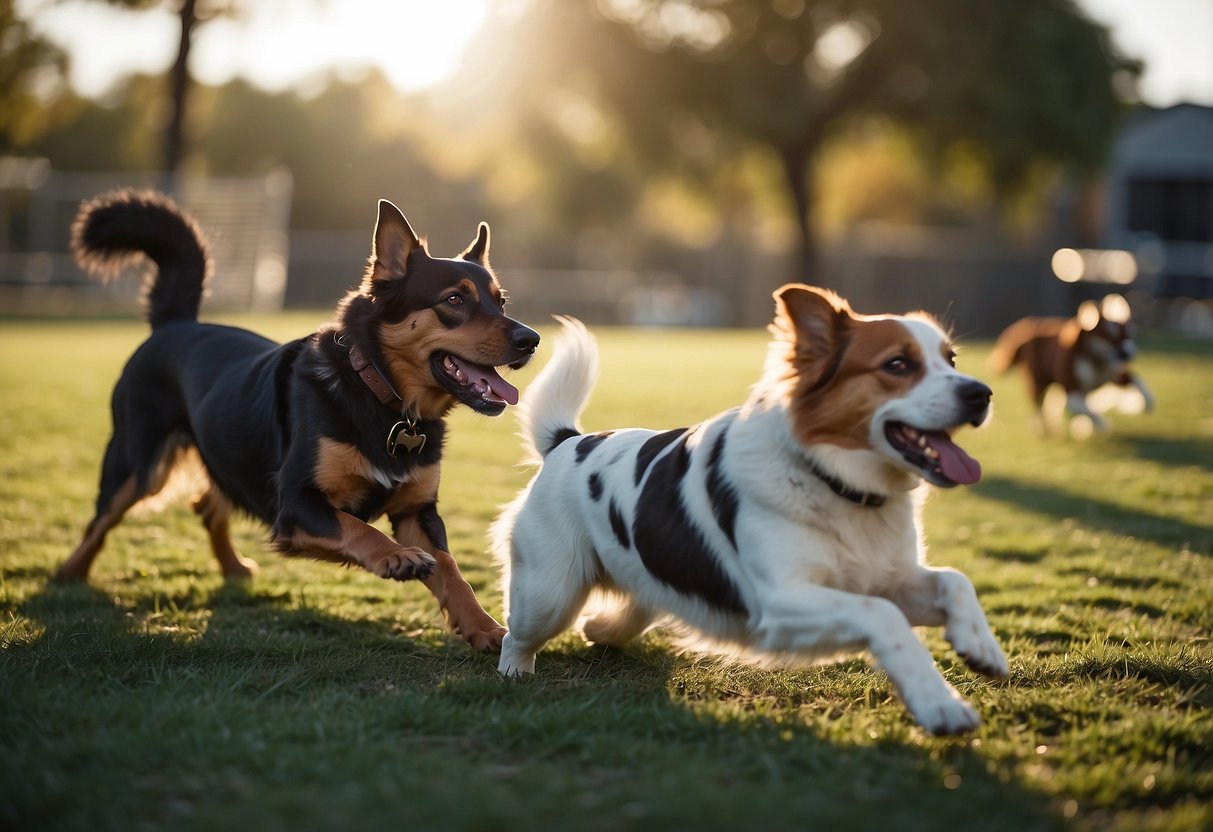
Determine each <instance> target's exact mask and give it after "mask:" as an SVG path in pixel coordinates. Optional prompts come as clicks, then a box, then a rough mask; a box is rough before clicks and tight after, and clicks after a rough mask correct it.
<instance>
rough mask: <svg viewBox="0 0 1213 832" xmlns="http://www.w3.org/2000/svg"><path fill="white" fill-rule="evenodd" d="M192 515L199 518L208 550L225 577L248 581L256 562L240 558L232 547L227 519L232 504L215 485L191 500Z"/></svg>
mask: <svg viewBox="0 0 1213 832" xmlns="http://www.w3.org/2000/svg"><path fill="white" fill-rule="evenodd" d="M193 508H194V513H195V514H197V515H198V516H199V517H200V518H202V525H203V526H205V527H206V533H207V535H209V536H210V539H211V549H212V550H213V551H214V553H215V559H216V560H217V561H219V569H220V570H221V571H222V572H223V577H225V578H251V577H252V576H253V575H255V574H256V573H257V562H256V561H253V560H250V559H248V558H246V557H242V556H241V555H240V553H239V552H237V551H236V549H235V547H234V546H232V536H231V528H230V525H229V518H230V517H231V513H232V504H231V502H229V501H228V499H227V497H225V496H224V495H223V494H222V492H220V491H218V490H217V489H216V488H215V487H214V486H212V487H210V488H208V489H207V490H206V491H205V492H203V494H202V496H200V497H198V499H196V500H194V504H193Z"/></svg>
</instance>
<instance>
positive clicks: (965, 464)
mask: <svg viewBox="0 0 1213 832" xmlns="http://www.w3.org/2000/svg"><path fill="white" fill-rule="evenodd" d="M884 435H885V438H886V439H887V440H889V444H890V445H892V446H893V449H894V450H895V451H897V452H898V453H899V454H901V455H902V457H903V458H904V459H905V461H906V462H907V463H909V464H910V465H911V466H912V467H914V468H916V469H918V471H919V472H920V473H921V474H922V476H923V477H924V478H925V479H926V480H927V481H929V482H931V483H934V484H935V485H938V486H942V487H944V488H952V487H953V486H956V485H972V484H973V483H975V482H977V481H978V480H979V479H981V463H980V462H978V461H977V460H975V459H974V458H973V457H971V456H969V455H968V454H967V453H965V452H964V450H962V449H961V447H960V446H959V445H957V444H956V443H955V442H953V441H952V437H951V436H949V435H948V432H947V431H943V430H921V429H919V428H916V427H914V426H912V425H907V424H906V423H905V422H890V423H889V424H887V425H886V426H885V429H884Z"/></svg>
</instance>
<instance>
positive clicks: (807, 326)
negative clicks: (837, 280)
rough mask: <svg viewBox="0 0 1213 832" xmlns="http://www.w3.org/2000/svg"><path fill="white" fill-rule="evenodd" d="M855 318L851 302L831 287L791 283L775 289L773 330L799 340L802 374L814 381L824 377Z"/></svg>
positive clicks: (792, 340)
mask: <svg viewBox="0 0 1213 832" xmlns="http://www.w3.org/2000/svg"><path fill="white" fill-rule="evenodd" d="M854 321H855V319H854V317H853V316H852V313H851V307H850V305H849V304H848V303H847V302H846V301H845V300H843V299H842V298H840V297H839V296H838V295H836V294H834V293H833V292H831V291H830V290H828V289H819V288H817V287H816V286H806V285H804V284H802V283H789V284H787V285H786V286H781V287H780V288H779V289H777V290H776V291H775V320H774V321H772V322H771V326H770V330H771V333H772V334H773V335H774V336H775V337H776V338H778V339H779V340H782V341H788V342H790V343H792V344H795V356H796V359H795V360H796V363H797V365H798V366H797V369H798V371H799V373H800V375H801V376H810V377H812V379H813V380H814V381H822V380H824V379H823V376H825V375H827V368H829V367H830V366H832V365H833V364H834V361H833V358H834V356H835V355H837V354H838V353H839V352H840V351H841V350H842V349H843V348H844V347H845V343H846V340H847V337H848V334H849V332H850V329H851V325H852V324H853V323H854Z"/></svg>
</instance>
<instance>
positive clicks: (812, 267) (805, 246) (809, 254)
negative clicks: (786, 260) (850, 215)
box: [780, 146, 829, 286]
mask: <svg viewBox="0 0 1213 832" xmlns="http://www.w3.org/2000/svg"><path fill="white" fill-rule="evenodd" d="M813 158H814V152H813V148H811V147H805V146H800V147H784V148H781V150H780V159H781V160H782V161H783V174H784V179H785V181H786V184H787V186H788V193H789V195H790V196H791V197H792V208H793V210H794V211H795V212H796V228H797V229H798V230H799V231H800V234H799V247H798V251H797V253H796V257H795V258H794V259H793V264H792V274H791V276H790V279H792V280H794V281H796V282H798V283H812V284H813V285H814V286H828V285H829V280H828V279H827V278H826V276H825V275H822V274H819V273H818V269H819V267H820V263H819V261H818V252H817V239H816V237H815V236H814V234H813V222H812V220H813V194H812V186H811V185H810V178H809V177H810V174H811V173H812V166H813Z"/></svg>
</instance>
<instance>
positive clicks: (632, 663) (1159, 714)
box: [0, 313, 1213, 832]
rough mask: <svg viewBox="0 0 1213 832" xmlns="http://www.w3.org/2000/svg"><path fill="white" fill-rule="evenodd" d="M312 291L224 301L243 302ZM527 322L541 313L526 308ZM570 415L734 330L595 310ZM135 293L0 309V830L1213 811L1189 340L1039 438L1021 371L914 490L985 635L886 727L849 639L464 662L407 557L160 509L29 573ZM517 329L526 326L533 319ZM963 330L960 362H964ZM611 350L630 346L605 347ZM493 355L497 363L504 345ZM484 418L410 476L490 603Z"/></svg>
mask: <svg viewBox="0 0 1213 832" xmlns="http://www.w3.org/2000/svg"><path fill="white" fill-rule="evenodd" d="M324 317H325V315H324V314H321V313H317V314H313V315H308V316H303V315H296V316H293V317H290V318H276V319H272V320H252V319H240V321H239V322H241V323H244V324H245V325H248V326H250V327H251V328H254V329H257V330H259V331H263V332H267V333H268V334H271V335H273V336H275V337H279V338H283V337H291V336H294V335H298V334H300V333H302V332H306V331H308V330H309V329H311V328H312V327H314V326H316V325H317V324H318V323H320V322H321V320H322V319H323V318H324ZM544 334H545V335H550V334H551V332H550V330H547V331H545V333H544ZM599 335H600V340H601V344H602V350H603V372H602V382H601V384H600V386H599V388H598V390H597V392H596V394H595V397H594V400H593V403H592V405H591V408H590V410H589V411H588V412H587V414H586V427H587V428H588V429H592V430H593V429H602V428H608V427H617V426H621V425H627V424H644V425H647V426H651V427H674V426H678V425H684V424H687V423H689V422H693V421H696V420H698V419H700V418H703V417H705V416H707V415H710V414H711V413H713V412H716V411H717V410H719V409H721V408H724V407H728V406H731V405H732V404H735V403H736V402H737V401H739V400H740V399H741V398H742V397H743V396H744V395H745V393H746V391H747V389H748V387H749V385H750V384H751V383H752V381H753V380H754V378H755V377H756V375H757V373H758V370H759V367H760V365H761V362H762V358H763V351H764V343H765V337H764V336H763V334H762V333H760V332H737V331H730V332H659V331H643V332H641V331H632V330H609V329H608V330H603V331H601V332H600V333H599ZM143 337H144V328H143V326H142V325H141V324H138V323H134V322H132V323H114V322H111V323H88V322H74V323H66V322H65V323H45V324H42V323H22V322H16V323H14V322H7V323H5V324H4V326H3V328H2V329H0V355H3V356H5V358H4V360H3V361H0V427H2V428H3V430H0V551H3V554H2V555H0V701H2V702H3V703H4V707H3V708H0V748H2V749H3V753H0V826H3V827H4V828H6V829H14V830H17V829H31V830H32V829H90V830H97V829H123V830H126V829H140V828H165V827H168V826H172V827H173V828H176V829H182V830H192V829H198V830H202V829H215V828H226V829H233V830H235V829H246V828H247V829H259V830H271V831H272V830H292V832H299V830H309V829H332V828H386V827H389V826H391V827H399V828H408V829H439V828H442V829H463V828H492V829H499V830H511V829H535V828H552V829H585V830H596V829H604V830H605V829H618V828H622V827H626V828H635V829H671V828H694V829H704V830H715V829H720V830H736V829H761V828H769V829H791V828H821V829H841V830H846V829H872V828H887V829H898V830H923V831H924V832H926V831H927V830H938V829H946V828H958V829H965V828H980V829H991V830H1002V829H1005V830H1009V831H1010V830H1014V831H1015V832H1020V831H1021V830H1047V829H1062V828H1073V829H1079V830H1097V829H1098V830H1104V829H1109V830H1188V829H1199V828H1208V826H1209V825H1210V823H1213V808H1211V807H1213V757H1211V754H1210V749H1209V744H1208V737H1209V736H1210V735H1211V734H1213V698H1211V691H1213V687H1211V683H1213V648H1211V647H1210V644H1209V634H1210V628H1211V627H1213V603H1211V602H1213V598H1211V595H1210V587H1213V566H1211V561H1210V558H1211V556H1213V530H1211V529H1210V525H1209V522H1208V521H1209V518H1210V509H1211V507H1213V477H1210V476H1209V473H1210V472H1209V468H1208V460H1209V459H1211V458H1213V433H1211V430H1213V425H1211V424H1210V422H1209V419H1208V414H1209V413H1210V412H1213V399H1210V395H1213V349H1211V348H1210V345H1209V344H1208V343H1198V342H1192V341H1185V340H1181V339H1171V338H1168V339H1162V338H1157V337H1155V338H1146V339H1145V340H1144V349H1143V356H1142V358H1141V361H1140V364H1141V370H1142V372H1143V374H1144V376H1145V378H1146V379H1147V380H1148V381H1149V383H1150V384H1151V386H1152V387H1153V389H1154V391H1155V393H1156V394H1157V396H1158V399H1159V403H1160V404H1159V411H1158V412H1157V413H1155V414H1152V415H1147V416H1138V417H1132V418H1129V417H1124V418H1117V419H1115V420H1114V421H1115V428H1116V430H1115V433H1114V434H1112V435H1111V436H1110V437H1107V438H1104V439H1100V440H1097V441H1092V442H1087V443H1076V442H1069V441H1060V440H1054V441H1041V440H1037V439H1035V438H1034V437H1033V436H1032V435H1031V433H1030V431H1029V429H1028V427H1027V424H1026V414H1027V407H1026V403H1025V401H1024V396H1023V395H1022V390H1021V389H1020V385H1019V383H1018V380H1017V379H1014V378H1010V377H1007V378H996V379H991V381H992V382H993V384H994V388H995V401H996V403H997V408H998V410H997V413H996V417H995V421H994V422H993V423H992V424H991V425H990V426H988V427H987V428H985V429H983V430H980V431H974V432H971V433H969V434H968V435H967V436H966V438H965V439H964V440H963V442H962V444H964V445H965V446H966V447H967V448H968V449H969V450H970V451H972V452H973V453H974V455H975V456H977V457H978V458H979V459H980V460H981V461H982V462H983V465H984V468H985V478H984V480H983V481H982V482H981V483H979V484H978V485H977V486H975V487H973V488H970V489H956V490H952V491H947V492H942V493H936V494H935V495H933V496H932V498H931V499H930V500H929V502H928V504H927V509H926V531H927V536H928V540H929V543H930V546H931V550H930V551H931V559H932V561H933V562H935V563H939V564H949V565H954V566H956V567H958V568H960V569H962V570H964V571H965V572H966V573H968V574H969V575H970V576H971V577H972V578H973V580H974V582H975V583H976V585H977V588H978V592H979V594H980V596H981V598H982V600H983V603H984V605H985V607H986V609H987V610H988V612H989V616H990V619H991V623H992V625H993V628H994V630H995V633H996V634H997V636H998V638H999V639H1000V641H1001V642H1002V643H1003V644H1004V646H1005V647H1006V648H1007V653H1008V655H1009V657H1010V659H1011V666H1012V675H1011V679H1010V680H1009V681H1008V682H1006V683H1004V684H994V683H990V682H988V681H985V680H983V679H980V678H977V677H975V676H974V675H972V674H971V673H969V672H968V671H967V670H966V669H965V668H964V666H963V663H961V662H960V661H959V660H957V659H956V658H955V657H954V656H953V655H951V654H950V653H949V652H948V651H947V649H946V645H945V644H944V643H943V641H942V639H941V638H940V637H939V635H938V633H934V632H931V633H930V634H929V635H927V639H928V643H929V644H930V646H931V647H932V650H933V652H934V653H935V655H936V656H937V657H938V658H939V660H940V663H941V666H942V667H943V670H944V673H945V675H946V676H947V677H948V678H949V679H950V680H952V681H953V682H954V683H955V684H957V685H958V686H959V687H960V688H961V689H962V691H963V692H964V693H965V695H966V696H969V697H971V698H972V699H973V700H974V702H975V703H976V705H977V707H978V709H979V711H980V712H981V713H982V715H983V717H984V719H985V725H984V726H983V728H982V729H981V730H980V731H979V732H978V733H976V734H975V735H973V736H971V737H964V738H957V739H934V738H930V737H927V736H925V735H923V734H922V733H921V732H920V731H918V730H917V729H915V728H914V727H913V726H912V724H911V723H910V721H909V720H908V718H907V717H906V715H905V712H904V709H903V708H902V707H901V706H900V704H898V703H897V702H896V700H895V699H894V698H893V693H892V691H891V689H890V687H889V685H888V682H887V679H885V678H884V676H883V675H882V674H880V673H877V672H874V671H872V670H871V669H870V668H869V667H868V666H867V665H866V664H864V663H863V662H862V661H858V660H854V661H846V662H843V663H842V664H840V665H835V666H828V667H820V668H811V669H805V670H780V671H771V670H762V669H756V668H750V667H746V666H738V665H734V664H729V663H723V662H720V661H717V660H715V659H710V658H704V657H700V656H696V655H694V654H678V653H676V652H675V651H674V650H673V649H672V647H671V645H670V641H669V638H668V636H667V635H665V634H663V633H660V632H657V633H651V634H649V635H648V636H646V637H645V638H644V639H643V640H642V641H641V642H640V643H638V644H636V645H634V646H631V647H629V648H627V649H624V650H621V651H604V650H602V649H598V648H592V647H589V646H587V645H585V644H584V643H583V642H582V641H581V640H580V639H579V638H578V637H577V636H576V635H575V634H569V635H566V636H564V637H562V638H560V639H559V640H558V641H556V642H555V643H554V644H553V645H551V646H550V648H549V649H547V650H545V651H544V652H543V653H541V654H540V657H539V668H538V669H539V675H538V676H537V677H536V678H534V679H529V680H524V681H522V682H518V683H506V682H503V681H502V680H500V679H498V678H497V677H496V674H495V671H494V669H493V668H494V665H493V663H492V661H491V660H489V659H487V658H485V657H481V656H477V655H474V654H472V653H471V652H470V651H468V650H467V649H466V648H465V647H464V646H463V644H462V643H461V642H460V641H459V639H458V638H457V637H454V636H451V635H449V634H447V633H445V632H444V631H443V629H442V627H441V625H440V624H439V622H438V621H437V616H436V612H435V610H434V605H433V601H432V599H431V598H430V597H429V596H428V594H427V593H426V592H425V590H424V589H423V588H422V587H420V586H418V585H415V584H395V583H388V582H384V581H381V580H379V579H376V578H374V577H372V576H369V575H367V574H365V573H362V572H358V571H352V570H351V571H343V570H340V569H337V568H334V567H333V566H331V565H326V564H313V563H310V562H303V561H297V560H290V559H286V558H281V557H278V556H274V555H271V554H269V553H267V552H265V551H264V549H263V531H262V530H261V529H260V528H258V527H256V526H254V525H253V524H251V523H242V524H240V525H239V526H238V528H237V542H238V545H239V546H240V547H241V549H242V550H243V551H244V552H245V554H249V555H253V556H255V557H256V558H257V559H258V560H259V562H260V563H261V567H262V572H261V574H260V575H259V576H258V577H257V578H256V579H255V580H254V581H253V582H252V583H250V584H248V585H224V584H223V583H222V581H221V580H220V579H219V578H218V576H217V570H216V568H215V565H214V563H213V561H212V559H211V556H210V554H209V550H208V548H207V544H206V536H205V534H204V532H203V531H202V530H201V528H199V524H198V521H197V519H196V518H195V517H193V516H192V514H191V513H190V512H189V510H188V509H186V508H184V507H175V508H169V509H166V510H165V511H164V512H163V513H160V514H155V515H150V516H142V517H134V518H131V519H129V520H128V521H127V522H125V523H124V524H122V525H121V526H119V527H118V528H117V529H116V530H115V531H114V532H113V533H112V534H111V535H110V540H109V543H108V548H107V549H106V550H105V551H104V552H103V553H102V554H101V556H100V558H99V560H98V562H97V565H96V567H95V573H94V583H93V585H92V587H91V588H61V587H54V586H49V585H48V584H47V578H48V576H49V574H50V571H51V570H52V569H53V567H54V566H55V565H56V564H57V563H58V562H59V561H60V560H61V559H62V558H63V557H65V555H66V554H67V553H68V552H69V551H70V549H71V547H72V546H73V545H74V544H75V542H76V540H77V538H78V535H79V534H80V532H81V530H82V525H83V523H84V522H85V520H86V519H87V517H88V515H89V512H90V509H91V503H92V500H93V498H94V495H95V484H96V471H97V466H98V464H99V460H100V456H101V452H102V449H103V445H104V442H105V439H106V436H107V432H108V415H107V411H106V403H107V401H108V396H109V390H110V386H111V384H112V382H113V380H114V378H115V377H116V375H117V373H118V371H119V368H120V367H121V365H122V363H123V361H124V360H125V359H126V356H127V355H128V354H129V352H130V351H131V350H132V349H133V348H134V347H135V346H136V345H137V344H138V343H139V342H140V341H141V340H142V338H143ZM541 349H542V348H541ZM985 354H986V349H985V347H984V346H983V345H975V346H973V347H972V348H970V349H966V350H965V351H964V352H962V354H961V356H960V359H959V361H960V366H961V368H962V369H964V370H967V371H970V372H974V373H976V374H978V375H982V374H983V373H982V366H983V364H982V361H983V358H984V356H985ZM637 368H641V369H639V370H638V369H637ZM533 372H534V369H528V370H526V371H524V373H522V374H519V375H520V377H519V379H517V381H518V382H519V384H520V386H523V388H524V395H525V383H526V381H527V380H528V379H529V378H530V377H531V375H532V374H533ZM514 430H515V425H514V424H513V422H512V420H511V419H510V418H509V417H508V416H506V417H504V418H502V419H497V420H489V419H484V418H481V417H475V416H472V415H470V414H460V415H459V416H458V418H456V419H455V421H454V424H453V426H452V430H451V437H450V438H451V442H450V446H449V452H448V455H447V459H446V461H445V462H444V470H443V491H442V501H441V507H442V511H443V514H444V517H445V518H446V521H447V524H448V527H449V530H450V533H451V540H452V546H453V548H454V550H455V553H456V554H457V556H458V557H459V559H460V561H461V563H462V564H463V566H464V569H465V571H466V573H467V574H468V576H469V579H470V580H471V581H472V583H473V584H474V586H475V587H476V589H477V592H478V593H479V595H480V596H481V598H482V599H484V601H485V602H486V604H487V605H488V606H489V608H490V609H491V610H494V611H496V612H500V604H501V596H500V593H499V592H498V590H497V587H496V581H495V575H494V569H493V567H492V564H491V563H490V562H489V560H488V558H487V556H486V555H485V554H484V532H485V529H486V526H487V524H488V522H489V521H490V520H491V518H492V517H493V516H494V514H495V513H496V511H497V508H498V506H499V505H501V504H502V503H503V502H505V501H506V500H508V499H509V498H510V497H511V496H512V495H513V493H514V492H515V490H516V489H517V488H518V487H519V486H520V485H521V484H522V483H523V482H525V480H526V478H527V477H528V472H527V471H526V470H524V469H521V468H519V467H517V466H516V464H515V463H516V462H517V460H518V458H519V449H518V443H517V440H516V438H515V437H514V435H513V433H514Z"/></svg>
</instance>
